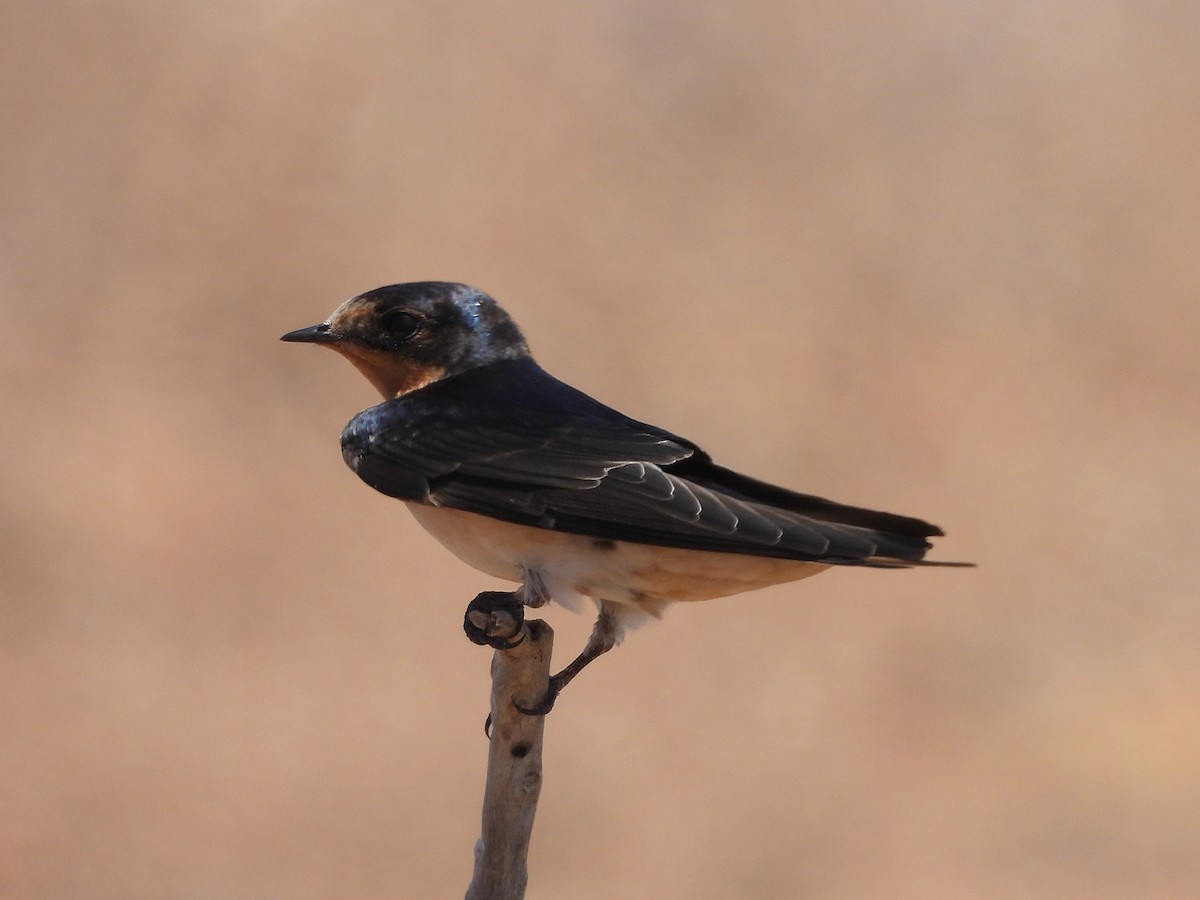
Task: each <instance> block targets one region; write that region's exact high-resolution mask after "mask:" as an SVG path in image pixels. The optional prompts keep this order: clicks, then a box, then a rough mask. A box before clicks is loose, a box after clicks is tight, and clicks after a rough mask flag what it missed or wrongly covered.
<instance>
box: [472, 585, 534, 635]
mask: <svg viewBox="0 0 1200 900" xmlns="http://www.w3.org/2000/svg"><path fill="white" fill-rule="evenodd" d="M524 624H525V607H524V606H523V605H522V604H521V601H520V600H518V599H517V597H516V595H514V594H513V593H512V592H511V591H484V592H483V593H481V594H479V595H478V596H477V597H476V598H475V599H474V600H472V601H471V602H470V603H469V604H468V605H467V611H466V613H465V614H464V615H463V631H464V632H466V635H467V638H468V639H469V640H470V641H471V642H472V643H475V644H482V645H486V646H488V647H493V648H495V649H496V650H511V649H513V647H519V646H520V645H521V642H522V641H524V639H525V633H524V629H523V628H522V626H523V625H524Z"/></svg>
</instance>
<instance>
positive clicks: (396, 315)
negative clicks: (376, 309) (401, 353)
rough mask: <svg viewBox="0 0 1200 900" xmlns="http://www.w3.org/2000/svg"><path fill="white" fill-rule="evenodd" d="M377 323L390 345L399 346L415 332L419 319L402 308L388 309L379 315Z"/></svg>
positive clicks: (418, 326) (419, 322) (419, 324)
mask: <svg viewBox="0 0 1200 900" xmlns="http://www.w3.org/2000/svg"><path fill="white" fill-rule="evenodd" d="M379 324H380V326H381V327H382V328H383V331H384V333H385V334H386V335H387V337H388V342H389V343H391V344H392V346H394V347H395V346H399V345H400V344H402V343H404V342H405V341H407V340H408V339H409V338H410V337H412V336H413V335H414V334H416V333H417V330H418V329H419V328H420V327H421V320H420V319H418V318H417V317H416V316H414V315H413V314H412V313H410V312H408V311H407V310H404V309H389V310H388V311H387V312H385V313H383V314H382V315H381V316H380V319H379Z"/></svg>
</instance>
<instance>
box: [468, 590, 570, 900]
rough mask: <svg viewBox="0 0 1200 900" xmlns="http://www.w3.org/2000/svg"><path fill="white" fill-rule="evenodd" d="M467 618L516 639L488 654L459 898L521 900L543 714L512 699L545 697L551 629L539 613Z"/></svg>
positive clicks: (534, 805)
mask: <svg viewBox="0 0 1200 900" xmlns="http://www.w3.org/2000/svg"><path fill="white" fill-rule="evenodd" d="M468 617H470V618H472V619H474V620H475V624H476V625H477V626H478V627H480V628H481V629H484V630H486V631H487V633H489V634H491V635H495V636H499V637H503V638H507V639H508V643H509V644H515V645H516V646H511V647H508V648H505V649H498V650H496V651H495V653H494V655H493V656H492V714H491V724H492V730H491V742H490V743H489V745H488V767H487V784H486V786H485V787H484V791H483V825H482V830H481V832H480V836H479V840H478V841H477V842H476V844H475V873H474V875H473V876H472V878H471V885H470V887H468V888H467V896H466V900H521V898H523V897H524V896H525V885H526V884H527V883H528V881H529V869H528V865H527V862H526V859H527V857H528V854H529V837H530V834H531V833H532V831H533V817H534V814H535V813H536V812H537V802H538V796H539V794H540V793H541V789H542V732H543V730H544V728H545V723H546V719H545V717H544V716H531V715H526V714H525V713H522V712H520V711H518V710H517V707H516V705H515V704H516V703H519V704H520V705H522V706H525V707H531V706H533V705H534V704H535V703H536V702H537V701H538V700H539V699H541V698H542V697H543V696H545V694H546V690H547V687H548V685H549V679H550V651H551V649H552V648H553V645H554V632H553V631H552V630H551V628H550V626H549V625H547V624H546V623H545V622H542V621H541V620H538V619H533V620H531V621H528V622H523V623H519V622H518V620H517V619H515V618H513V617H511V616H507V614H506V613H503V612H493V613H491V615H490V616H489V615H488V614H486V613H476V612H469V613H468ZM506 618H507V621H506ZM518 626H519V627H518ZM506 629H507V630H506ZM514 701H515V703H514Z"/></svg>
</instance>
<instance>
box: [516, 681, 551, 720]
mask: <svg viewBox="0 0 1200 900" xmlns="http://www.w3.org/2000/svg"><path fill="white" fill-rule="evenodd" d="M561 690H562V686H561V685H559V684H558V683H557V682H556V681H555V680H554V676H551V677H550V681H549V683H548V684H547V685H546V693H544V694H542V697H541V699H540V700H538V701H537V702H536V703H535V704H533V706H522V705H521V704H520V703H518V702H517V701H516V700H513V706H515V707H516V708H517V712H520V713H524V714H525V715H527V716H544V715H546V714H547V713H548V712H550V710H552V709H554V701H555V700H557V699H558V693H559V691H561Z"/></svg>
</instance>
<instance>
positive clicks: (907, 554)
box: [342, 360, 941, 563]
mask: <svg viewBox="0 0 1200 900" xmlns="http://www.w3.org/2000/svg"><path fill="white" fill-rule="evenodd" d="M342 447H343V454H344V455H345V458H346V462H347V463H348V464H349V465H350V467H351V468H352V469H354V470H355V472H357V473H358V475H359V476H360V477H361V478H362V479H363V480H364V481H366V482H367V483H368V484H370V485H371V486H372V487H374V488H376V489H377V490H379V491H382V492H383V493H385V494H389V495H391V496H394V497H399V498H401V499H404V500H411V501H417V502H424V503H429V504H432V505H435V506H444V507H450V508H453V509H460V510H464V511H467V512H475V513H481V514H483V515H488V516H493V517H495V518H498V519H503V520H506V521H511V522H517V523H520V524H525V525H532V526H535V527H540V528H554V529H557V530H561V531H567V532H571V533H575V534H583V535H588V536H591V537H596V538H603V539H611V540H632V541H640V542H643V543H648V544H659V545H663V546H670V547H684V548H689V549H697V550H717V551H724V552H730V553H745V554H752V555H759V556H775V557H784V558H791V559H803V560H825V561H829V562H841V563H862V562H863V561H865V560H868V559H869V558H872V557H888V558H892V559H897V560H909V561H916V560H919V559H920V558H921V557H922V556H923V555H924V552H925V550H926V549H927V548H928V546H929V545H928V544H927V542H926V541H925V538H926V537H928V536H931V535H936V534H940V533H941V532H940V531H939V530H938V529H937V528H936V527H935V526H932V525H929V524H928V523H925V522H922V521H920V520H918V519H910V518H906V517H903V516H894V515H891V514H888V513H876V512H873V511H871V510H865V509H858V508H855V507H847V506H841V505H839V504H836V503H832V502H830V501H828V500H823V499H821V498H819V497H811V496H808V495H805V494H797V493H793V492H791V491H787V490H785V489H783V488H779V487H775V486H774V485H770V484H766V483H765V482H760V481H756V480H754V479H751V478H747V477H745V476H742V475H738V474H737V473H735V472H732V471H730V470H728V469H724V468H722V467H720V466H716V465H714V464H713V463H712V461H711V460H710V459H709V458H708V456H707V455H706V454H705V453H704V452H703V451H701V450H700V449H699V448H698V447H696V445H694V444H692V443H691V442H690V441H687V440H685V439H683V438H680V437H677V436H676V435H673V434H670V433H669V432H666V431H663V430H661V429H658V428H655V427H654V426H651V425H645V424H643V423H641V422H636V421H634V420H632V419H629V418H628V417H626V416H623V415H621V414H620V413H618V412H616V411H615V410H612V409H610V408H609V407H606V406H604V405H603V404H600V403H598V402H597V401H595V400H593V399H592V398H590V397H588V396H587V395H586V394H583V393H581V392H579V391H577V390H575V389H574V388H571V387H570V386H568V385H566V384H563V383H562V382H560V381H558V380H556V379H554V378H553V377H551V376H550V375H548V374H546V373H545V372H544V371H542V370H541V369H540V368H539V367H538V366H537V365H536V364H535V363H533V362H532V361H530V360H519V361H509V362H502V363H496V364H493V365H490V366H485V367H481V368H478V369H474V370H472V371H470V372H467V373H464V374H462V375H458V376H454V377H452V378H447V379H444V380H442V381H439V382H436V383H434V384H433V385H430V386H429V387H427V388H423V389H421V390H419V391H415V392H413V393H412V394H409V395H406V396H404V397H401V398H398V399H395V400H389V401H386V402H384V403H381V404H380V405H378V406H375V407H372V408H371V409H368V410H365V411H364V412H362V413H360V414H359V415H357V416H356V417H355V418H354V419H352V420H351V422H350V424H349V425H347V426H346V430H345V431H344V432H343V435H342Z"/></svg>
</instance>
